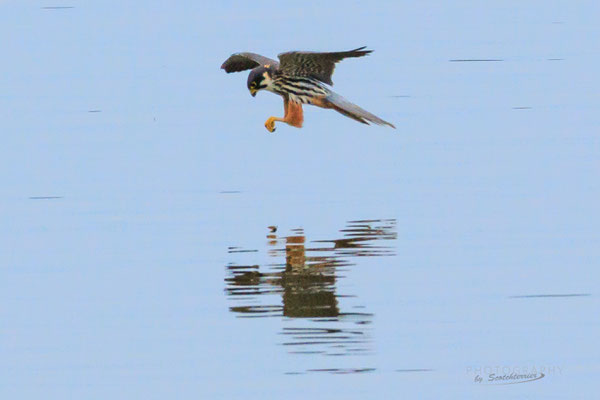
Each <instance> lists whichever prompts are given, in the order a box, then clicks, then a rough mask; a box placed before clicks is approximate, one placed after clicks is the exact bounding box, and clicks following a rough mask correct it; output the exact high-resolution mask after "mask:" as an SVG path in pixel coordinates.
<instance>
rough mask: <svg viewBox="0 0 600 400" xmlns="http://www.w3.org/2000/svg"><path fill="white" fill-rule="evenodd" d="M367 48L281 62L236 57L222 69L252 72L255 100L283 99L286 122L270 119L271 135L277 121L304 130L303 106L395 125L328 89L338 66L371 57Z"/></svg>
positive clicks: (286, 57)
mask: <svg viewBox="0 0 600 400" xmlns="http://www.w3.org/2000/svg"><path fill="white" fill-rule="evenodd" d="M371 52H372V50H365V47H359V48H358V49H354V50H350V51H340V52H334V53H317V52H308V51H290V52H287V53H281V54H279V55H278V58H279V62H277V61H275V60H272V59H270V58H267V57H263V56H261V55H259V54H255V53H236V54H233V55H232V56H231V57H229V58H228V59H227V60H226V61H225V62H224V63H223V65H221V69H224V70H225V72H227V73H230V72H239V71H245V70H248V69H251V70H252V71H250V75H248V90H250V94H251V95H252V97H254V96H256V93H257V92H258V91H260V90H262V89H266V90H268V91H269V92H273V93H275V94H278V95H280V96H281V97H283V108H284V116H283V118H278V117H270V118H269V119H267V121H266V122H265V127H266V128H267V130H268V131H269V132H273V131H275V121H281V122H285V123H286V124H288V125H292V126H295V127H297V128H301V127H302V122H303V121H304V115H303V112H302V104H311V105H313V106H317V107H321V108H331V109H334V110H335V111H337V112H339V113H341V114H343V115H345V116H347V117H350V118H352V119H354V120H356V121H358V122H362V123H363V124H369V122H371V123H374V124H377V125H388V126H391V127H392V128H396V127H395V126H394V125H392V124H390V123H389V122H387V121H384V120H382V119H381V118H379V117H377V116H375V115H373V114H371V113H370V112H368V111H366V110H363V109H362V108H360V107H359V106H357V105H356V104H352V103H350V102H349V101H348V100H346V99H344V98H343V97H342V96H340V95H339V94H337V93H335V92H333V91H332V90H331V89H329V87H328V86H327V85H333V82H332V81H331V75H332V74H333V69H334V68H335V63H337V62H339V61H341V60H343V59H344V58H350V57H362V56H366V55H367V54H369V53H371Z"/></svg>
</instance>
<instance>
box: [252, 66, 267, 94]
mask: <svg viewBox="0 0 600 400" xmlns="http://www.w3.org/2000/svg"><path fill="white" fill-rule="evenodd" d="M272 81H273V79H272V70H271V67H270V66H267V65H261V66H260V67H256V68H254V69H253V70H252V71H250V75H248V90H249V91H250V94H251V95H252V97H254V96H256V92H258V91H259V90H262V89H267V90H268V89H269V87H270V85H271V82H272Z"/></svg>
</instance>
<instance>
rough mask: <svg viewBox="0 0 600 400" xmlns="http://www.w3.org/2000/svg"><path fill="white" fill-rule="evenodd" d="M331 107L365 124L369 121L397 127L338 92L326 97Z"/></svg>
mask: <svg viewBox="0 0 600 400" xmlns="http://www.w3.org/2000/svg"><path fill="white" fill-rule="evenodd" d="M325 101H326V102H327V104H328V106H329V108H332V109H334V110H335V111H337V112H339V113H340V114H343V115H345V116H346V117H349V118H352V119H353V120H355V121H358V122H361V123H363V124H367V125H368V124H369V122H371V123H373V124H377V125H388V126H391V127H392V128H394V129H396V127H395V126H394V125H392V124H391V123H389V122H387V121H384V120H382V119H381V118H379V117H378V116H376V115H373V114H371V113H370V112H368V111H367V110H363V109H362V108H360V107H359V106H357V105H356V104H353V103H350V102H349V101H348V100H346V99H345V98H343V97H342V96H340V95H339V94H337V93H331V94H330V95H329V96H327V97H326V98H325Z"/></svg>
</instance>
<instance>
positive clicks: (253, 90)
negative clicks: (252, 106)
mask: <svg viewBox="0 0 600 400" xmlns="http://www.w3.org/2000/svg"><path fill="white" fill-rule="evenodd" d="M256 92H258V90H256V89H250V94H251V95H252V97H254V96H256Z"/></svg>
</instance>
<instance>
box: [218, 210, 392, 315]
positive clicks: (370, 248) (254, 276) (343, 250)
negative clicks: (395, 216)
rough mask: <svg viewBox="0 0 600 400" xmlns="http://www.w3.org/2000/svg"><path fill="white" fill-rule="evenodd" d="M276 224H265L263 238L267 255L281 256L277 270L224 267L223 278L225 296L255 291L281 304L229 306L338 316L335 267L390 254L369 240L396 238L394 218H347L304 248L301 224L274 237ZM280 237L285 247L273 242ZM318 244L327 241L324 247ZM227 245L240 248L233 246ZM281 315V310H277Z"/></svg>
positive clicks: (240, 309)
mask: <svg viewBox="0 0 600 400" xmlns="http://www.w3.org/2000/svg"><path fill="white" fill-rule="evenodd" d="M276 232H277V228H276V227H275V226H270V227H269V233H268V234H267V243H268V245H269V246H270V247H271V248H272V249H271V250H270V251H269V254H270V255H271V256H272V257H274V258H278V257H280V256H283V255H284V256H285V263H284V264H276V266H280V267H282V268H281V270H279V271H273V272H260V271H259V269H260V267H259V266H258V265H252V266H235V265H231V266H230V267H229V269H230V271H231V273H232V274H233V276H232V277H230V278H227V279H226V280H227V281H228V288H227V291H228V293H229V294H230V295H233V296H235V295H261V294H272V293H281V294H282V296H283V308H278V307H277V306H264V305H248V306H236V307H233V308H232V311H237V312H243V313H255V314H261V315H265V314H269V315H272V314H271V313H272V312H273V311H275V310H281V311H280V312H281V313H283V315H285V316H288V317H305V318H308V317H334V316H339V315H340V310H339V308H338V301H337V295H336V293H335V290H336V289H335V283H336V279H337V277H336V274H337V268H338V267H340V266H348V265H352V263H351V262H350V261H349V260H350V259H352V258H353V257H369V256H385V255H393V251H392V250H391V249H389V248H388V247H387V246H381V245H375V244H374V242H376V241H380V240H393V239H396V232H395V220H362V221H352V222H349V223H348V225H347V226H346V228H344V229H342V231H341V232H343V233H344V237H343V238H340V239H333V240H317V241H314V242H313V243H321V244H323V245H322V246H323V247H320V246H319V247H308V248H307V247H306V237H305V235H304V231H303V230H301V229H298V230H295V231H294V234H293V235H290V236H285V237H278V236H277V233H276ZM282 242H284V243H285V247H283V248H281V247H278V246H279V245H280V243H281V244H283V243H282ZM324 244H331V246H328V247H324ZM234 249H235V250H230V252H231V253H233V252H240V250H239V249H237V248H234ZM280 315H281V314H280Z"/></svg>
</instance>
